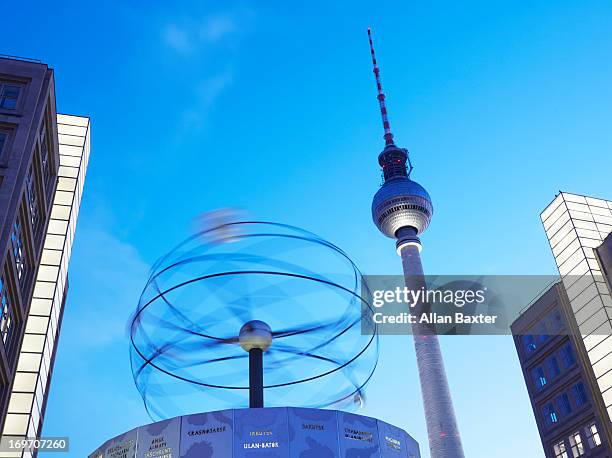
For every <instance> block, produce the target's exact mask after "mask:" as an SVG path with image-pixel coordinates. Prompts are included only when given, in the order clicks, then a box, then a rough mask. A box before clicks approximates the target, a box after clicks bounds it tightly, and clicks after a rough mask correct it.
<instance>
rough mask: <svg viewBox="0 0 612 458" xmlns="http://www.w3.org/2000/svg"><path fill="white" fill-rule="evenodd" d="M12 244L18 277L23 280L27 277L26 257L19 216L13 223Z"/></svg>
mask: <svg viewBox="0 0 612 458" xmlns="http://www.w3.org/2000/svg"><path fill="white" fill-rule="evenodd" d="M11 245H12V246H13V257H14V258H15V265H16V266H17V279H18V280H19V281H20V282H21V281H23V280H24V279H25V273H26V259H25V249H24V246H23V233H22V230H21V222H20V221H19V218H17V220H16V221H15V222H14V223H13V232H11Z"/></svg>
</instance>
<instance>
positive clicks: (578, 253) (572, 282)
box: [541, 193, 612, 419]
mask: <svg viewBox="0 0 612 458" xmlns="http://www.w3.org/2000/svg"><path fill="white" fill-rule="evenodd" d="M541 218H542V223H543V224H544V229H545V231H546V236H547V237H548V240H549V242H550V246H551V249H552V252H553V255H554V257H555V260H556V262H557V267H558V268H559V273H560V274H561V278H562V280H563V284H564V286H565V289H566V290H567V294H568V296H569V299H570V303H571V306H572V310H573V311H574V315H575V317H576V321H577V323H578V328H579V330H580V334H581V335H582V339H583V341H584V344H585V347H586V349H587V352H588V355H589V360H590V362H591V365H592V367H593V372H594V373H595V377H596V378H597V383H598V385H599V389H600V391H601V393H602V396H603V399H604V402H605V405H606V408H607V411H608V416H609V418H610V419H612V298H611V296H610V291H609V288H608V286H607V283H606V281H605V278H604V277H603V274H602V272H601V268H600V266H599V263H598V261H597V259H596V254H595V251H594V248H597V247H599V246H600V245H601V244H602V242H603V240H604V239H605V238H606V236H607V235H608V234H610V232H612V201H605V200H601V199H594V198H591V197H586V196H579V195H575V194H568V193H560V194H559V195H558V196H557V197H556V198H555V199H554V200H553V202H552V203H551V204H550V205H549V206H548V207H547V208H546V209H545V210H544V211H543V212H542V215H541Z"/></svg>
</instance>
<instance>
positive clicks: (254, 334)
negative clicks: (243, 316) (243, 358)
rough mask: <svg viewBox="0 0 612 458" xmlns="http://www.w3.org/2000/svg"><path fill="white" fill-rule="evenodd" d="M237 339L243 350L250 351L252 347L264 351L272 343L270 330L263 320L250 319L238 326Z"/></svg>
mask: <svg viewBox="0 0 612 458" xmlns="http://www.w3.org/2000/svg"><path fill="white" fill-rule="evenodd" d="M238 341H239V342H240V346H241V347H242V349H243V350H244V351H251V350H252V349H253V348H259V349H260V350H261V351H266V350H267V349H268V348H270V345H271V344H272V330H271V329H270V326H268V325H267V324H266V323H264V322H263V321H259V320H252V321H249V322H248V323H245V324H244V326H242V328H240V334H239V336H238Z"/></svg>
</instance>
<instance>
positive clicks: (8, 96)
mask: <svg viewBox="0 0 612 458" xmlns="http://www.w3.org/2000/svg"><path fill="white" fill-rule="evenodd" d="M19 92H21V86H20V85H18V84H11V83H1V84H0V108H4V109H5V110H14V109H15V108H17V101H18V100H19Z"/></svg>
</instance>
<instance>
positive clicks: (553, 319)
mask: <svg viewBox="0 0 612 458" xmlns="http://www.w3.org/2000/svg"><path fill="white" fill-rule="evenodd" d="M548 320H549V323H550V329H551V330H552V332H553V334H555V335H560V334H561V331H563V330H564V329H565V322H564V321H563V316H562V315H561V310H559V309H555V310H553V311H552V312H551V314H550V316H549V317H548Z"/></svg>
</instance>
